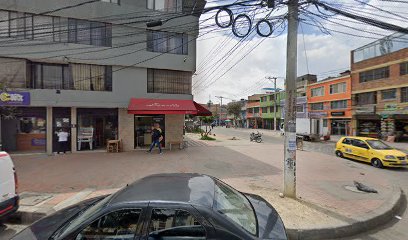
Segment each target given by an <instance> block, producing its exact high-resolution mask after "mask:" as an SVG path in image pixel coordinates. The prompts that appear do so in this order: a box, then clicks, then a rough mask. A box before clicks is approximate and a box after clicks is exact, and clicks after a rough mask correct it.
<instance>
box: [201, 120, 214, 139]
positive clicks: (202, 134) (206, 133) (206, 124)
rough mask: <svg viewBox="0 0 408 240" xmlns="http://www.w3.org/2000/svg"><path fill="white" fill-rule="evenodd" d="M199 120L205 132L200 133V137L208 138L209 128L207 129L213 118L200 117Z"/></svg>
mask: <svg viewBox="0 0 408 240" xmlns="http://www.w3.org/2000/svg"><path fill="white" fill-rule="evenodd" d="M200 120H201V122H202V123H204V124H205V132H204V133H201V136H202V137H208V134H210V133H211V128H209V125H210V124H211V123H213V122H214V116H207V117H200Z"/></svg>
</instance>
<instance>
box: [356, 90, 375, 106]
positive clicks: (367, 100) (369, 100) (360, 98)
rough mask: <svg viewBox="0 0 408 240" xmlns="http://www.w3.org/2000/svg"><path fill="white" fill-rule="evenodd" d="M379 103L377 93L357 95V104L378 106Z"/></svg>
mask: <svg viewBox="0 0 408 240" xmlns="http://www.w3.org/2000/svg"><path fill="white" fill-rule="evenodd" d="M376 103H377V92H368V93H359V94H356V104H357V105H365V104H376Z"/></svg>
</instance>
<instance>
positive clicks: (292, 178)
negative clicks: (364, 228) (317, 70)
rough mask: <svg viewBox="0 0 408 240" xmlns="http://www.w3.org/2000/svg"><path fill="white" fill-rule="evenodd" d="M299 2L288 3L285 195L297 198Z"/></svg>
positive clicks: (293, 0) (292, 0)
mask: <svg viewBox="0 0 408 240" xmlns="http://www.w3.org/2000/svg"><path fill="white" fill-rule="evenodd" d="M298 11H299V0H289V2H288V39H287V55H286V83H285V84H286V99H285V102H286V103H285V153H284V157H285V159H284V177H283V178H284V179H283V194H284V196H286V197H290V198H296V77H297V35H298V24H299V21H298V15H299V12H298Z"/></svg>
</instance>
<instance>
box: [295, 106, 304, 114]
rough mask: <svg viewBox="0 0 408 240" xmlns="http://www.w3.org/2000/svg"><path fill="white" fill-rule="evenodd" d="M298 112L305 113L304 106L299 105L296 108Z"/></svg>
mask: <svg viewBox="0 0 408 240" xmlns="http://www.w3.org/2000/svg"><path fill="white" fill-rule="evenodd" d="M296 112H298V113H302V112H304V110H303V105H297V106H296Z"/></svg>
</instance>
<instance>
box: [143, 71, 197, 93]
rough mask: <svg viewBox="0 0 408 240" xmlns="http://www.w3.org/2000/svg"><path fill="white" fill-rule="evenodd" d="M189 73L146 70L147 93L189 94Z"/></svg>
mask: <svg viewBox="0 0 408 240" xmlns="http://www.w3.org/2000/svg"><path fill="white" fill-rule="evenodd" d="M191 79H192V74H191V72H183V71H172V70H161V69H148V70H147V92H148V93H169V94H191Z"/></svg>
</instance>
